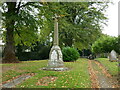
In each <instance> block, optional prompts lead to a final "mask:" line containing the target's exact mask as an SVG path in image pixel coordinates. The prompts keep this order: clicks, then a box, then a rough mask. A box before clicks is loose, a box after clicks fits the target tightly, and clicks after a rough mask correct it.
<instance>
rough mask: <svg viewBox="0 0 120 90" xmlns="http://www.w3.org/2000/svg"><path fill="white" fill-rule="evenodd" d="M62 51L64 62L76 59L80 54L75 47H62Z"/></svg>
mask: <svg viewBox="0 0 120 90" xmlns="http://www.w3.org/2000/svg"><path fill="white" fill-rule="evenodd" d="M62 53H63V61H65V62H71V61H76V60H77V59H78V58H79V56H80V55H79V53H78V51H77V50H76V49H74V48H70V47H64V48H63V49H62Z"/></svg>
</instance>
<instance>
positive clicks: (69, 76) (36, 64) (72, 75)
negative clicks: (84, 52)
mask: <svg viewBox="0 0 120 90" xmlns="http://www.w3.org/2000/svg"><path fill="white" fill-rule="evenodd" d="M64 64H65V67H68V68H71V69H70V70H68V71H62V72H60V71H59V72H57V71H44V70H40V68H42V67H46V65H47V60H40V61H24V62H22V63H17V64H3V65H2V67H3V73H2V74H3V77H2V79H3V81H6V80H9V79H11V78H13V77H15V76H17V75H21V74H25V73H36V75H35V76H33V77H31V78H29V79H27V80H26V81H24V82H23V83H21V84H19V85H17V86H16V88H91V81H90V77H89V72H88V61H87V59H83V58H80V59H78V60H77V61H76V62H65V63H64ZM6 75H8V76H7V77H6ZM48 76H55V77H57V79H56V81H54V82H52V83H49V84H48V86H40V85H37V84H36V83H37V82H38V80H40V79H41V78H43V77H48Z"/></svg>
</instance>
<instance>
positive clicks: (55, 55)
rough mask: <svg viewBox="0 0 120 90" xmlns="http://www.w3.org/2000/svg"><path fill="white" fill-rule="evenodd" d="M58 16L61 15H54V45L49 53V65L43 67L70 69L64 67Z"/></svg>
mask: <svg viewBox="0 0 120 90" xmlns="http://www.w3.org/2000/svg"><path fill="white" fill-rule="evenodd" d="M58 18H59V16H57V15H55V17H54V42H53V46H52V48H51V51H50V54H49V61H48V66H47V67H45V68H43V69H44V70H55V71H63V70H67V69H68V68H66V67H64V63H63V57H62V52H61V49H60V47H59V40H58Z"/></svg>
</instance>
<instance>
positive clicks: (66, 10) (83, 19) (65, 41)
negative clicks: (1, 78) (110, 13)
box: [41, 2, 108, 49]
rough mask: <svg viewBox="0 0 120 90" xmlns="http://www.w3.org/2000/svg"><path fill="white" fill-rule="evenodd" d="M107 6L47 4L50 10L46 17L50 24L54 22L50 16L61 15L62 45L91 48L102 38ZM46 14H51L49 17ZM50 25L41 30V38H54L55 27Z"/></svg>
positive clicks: (97, 4) (92, 3) (63, 3)
mask: <svg viewBox="0 0 120 90" xmlns="http://www.w3.org/2000/svg"><path fill="white" fill-rule="evenodd" d="M51 5H52V6H51ZM44 6H45V5H44ZM107 6H108V5H107V3H102V2H99V3H96V2H77V3H74V2H72V3H68V2H61V3H47V4H46V7H47V8H49V11H48V10H47V8H46V10H44V13H45V15H44V17H45V18H46V19H45V21H46V22H47V24H48V23H49V21H50V20H51V21H52V18H51V19H50V18H49V19H48V18H47V17H48V16H49V17H52V16H53V15H54V13H57V14H58V15H60V16H61V18H60V19H59V36H60V45H63V46H74V47H76V48H79V49H82V48H87V47H89V45H91V44H92V42H93V41H94V40H95V39H96V38H97V37H99V36H100V34H101V30H102V28H101V26H102V25H101V24H103V23H105V21H106V19H107V18H106V17H105V15H104V13H103V11H104V10H105V9H106V8H107ZM44 13H43V14H44ZM46 13H49V15H47V14H46ZM62 16H63V17H62ZM51 21H50V23H51ZM50 23H49V24H48V25H47V26H48V27H47V28H46V26H45V27H44V26H43V28H42V29H41V32H44V34H43V35H41V37H45V35H47V36H49V35H50V36H52V34H53V31H52V30H53V29H50V28H51V26H53V25H52V24H51V25H50ZM45 33H46V34H45Z"/></svg>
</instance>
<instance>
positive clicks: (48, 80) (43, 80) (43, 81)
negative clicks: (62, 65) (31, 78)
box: [36, 76, 58, 86]
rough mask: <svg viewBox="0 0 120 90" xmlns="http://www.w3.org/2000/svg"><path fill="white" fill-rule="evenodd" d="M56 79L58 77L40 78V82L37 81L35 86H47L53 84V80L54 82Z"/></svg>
mask: <svg viewBox="0 0 120 90" xmlns="http://www.w3.org/2000/svg"><path fill="white" fill-rule="evenodd" d="M57 78H58V77H54V76H46V77H42V78H41V79H40V80H38V82H37V83H36V85H40V86H48V84H49V83H53V82H55V80H56V79H57Z"/></svg>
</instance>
